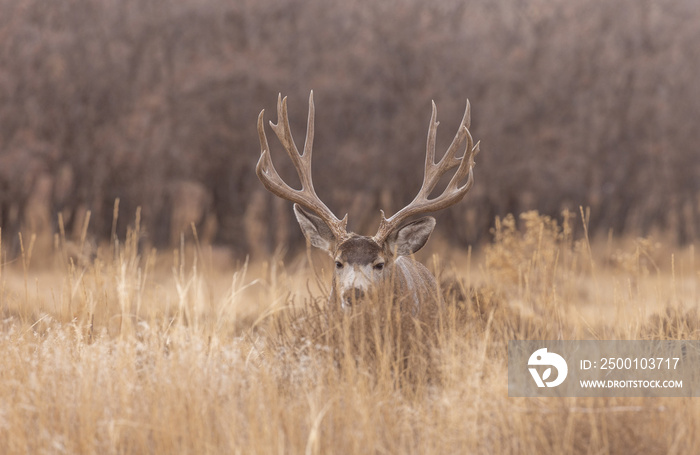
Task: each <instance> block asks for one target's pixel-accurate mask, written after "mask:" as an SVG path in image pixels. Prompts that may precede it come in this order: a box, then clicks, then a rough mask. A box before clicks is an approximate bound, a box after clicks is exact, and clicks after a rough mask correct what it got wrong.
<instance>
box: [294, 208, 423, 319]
mask: <svg viewBox="0 0 700 455" xmlns="http://www.w3.org/2000/svg"><path fill="white" fill-rule="evenodd" d="M294 214H295V215H296V218H297V221H298V222H299V225H300V226H301V230H302V232H303V233H304V236H305V237H306V239H307V240H308V241H309V243H310V244H311V245H313V246H315V247H317V248H320V249H322V250H324V251H326V252H327V253H328V254H329V255H330V256H331V257H332V258H333V260H334V266H333V283H332V292H331V299H332V300H333V301H336V302H340V305H341V307H342V308H350V307H351V306H353V305H354V304H359V303H360V302H362V301H364V300H366V297H367V296H369V295H376V294H377V293H379V292H381V291H383V290H385V289H387V286H388V285H389V283H391V282H392V277H393V273H394V265H395V261H396V259H397V258H398V257H400V256H409V255H411V254H413V253H415V252H416V251H418V250H420V249H421V248H422V247H423V245H425V243H426V242H427V241H428V238H429V237H430V234H431V233H432V231H433V228H434V227H435V219H434V218H432V217H424V218H421V219H419V220H416V221H413V222H411V223H408V224H406V225H404V226H401V227H400V228H398V229H395V230H394V231H392V232H391V233H390V234H389V235H388V236H387V239H386V240H384V241H382V242H381V243H378V242H377V241H376V240H375V239H374V238H372V237H365V236H361V235H357V234H350V236H349V238H346V239H340V241H339V240H338V239H336V238H335V236H334V235H333V233H332V232H331V230H330V228H329V227H328V226H327V225H326V223H325V222H324V221H323V220H321V219H320V218H319V217H317V216H315V215H313V214H311V213H309V212H307V211H305V210H304V209H302V208H301V207H299V206H298V205H296V204H295V205H294Z"/></svg>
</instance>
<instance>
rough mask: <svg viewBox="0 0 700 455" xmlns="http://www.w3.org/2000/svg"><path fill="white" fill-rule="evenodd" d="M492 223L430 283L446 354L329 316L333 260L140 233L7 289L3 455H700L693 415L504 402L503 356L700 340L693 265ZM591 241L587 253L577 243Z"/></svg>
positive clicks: (33, 265)
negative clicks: (551, 346)
mask: <svg viewBox="0 0 700 455" xmlns="http://www.w3.org/2000/svg"><path fill="white" fill-rule="evenodd" d="M584 227H585V222H584V221H582V220H581V217H580V216H572V215H568V214H565V215H564V216H563V217H562V219H560V220H556V221H555V220H551V219H549V218H546V217H541V216H539V215H537V214H536V213H526V214H523V215H521V216H520V217H518V218H517V223H516V218H513V217H507V218H505V219H503V220H498V222H497V223H496V227H495V228H494V240H493V242H492V243H491V244H490V245H488V246H486V247H484V248H483V249H481V250H480V251H479V252H478V253H474V254H472V253H471V252H470V251H461V252H455V251H454V249H450V248H448V245H447V243H446V242H444V241H443V242H441V241H440V239H434V241H433V245H432V248H433V250H432V251H433V253H434V254H433V255H429V256H424V257H422V259H424V262H425V263H426V264H430V266H431V268H432V269H433V270H435V271H436V273H437V275H438V276H439V278H440V282H441V283H442V287H443V291H444V293H445V296H446V305H445V308H444V311H443V314H442V315H441V322H440V327H439V329H437V330H436V333H431V334H429V336H427V337H421V336H417V335H416V336H414V335H411V334H410V333H408V331H407V332H406V333H403V334H400V335H397V333H396V332H395V331H394V329H395V327H396V325H395V324H392V323H391V321H390V322H389V323H383V324H380V323H378V322H377V319H376V318H375V319H372V318H363V317H359V318H354V319H353V318H350V317H347V316H346V317H343V316H342V315H341V316H339V315H335V314H334V313H333V312H329V311H327V310H326V309H325V307H324V301H325V297H324V294H325V292H327V288H328V284H327V283H328V281H327V279H328V273H327V271H326V270H324V268H327V267H328V264H327V260H326V259H325V258H320V259H317V260H316V259H314V260H311V259H312V258H315V256H314V255H309V256H306V257H301V258H299V259H298V260H296V261H294V262H293V263H288V264H283V263H282V262H281V261H279V260H271V261H269V262H267V263H264V264H250V265H249V264H247V263H245V262H241V263H240V264H239V265H238V266H236V267H235V268H232V269H230V270H222V269H221V268H218V267H215V266H214V264H213V261H212V260H211V259H210V254H209V251H208V250H207V248H204V247H202V248H198V247H197V246H196V245H191V246H185V247H183V248H181V249H180V250H179V251H174V252H172V253H170V254H168V253H166V252H161V253H157V254H156V253H153V254H151V253H148V252H145V253H140V252H138V251H137V247H136V245H137V242H136V238H137V237H138V233H137V232H136V231H137V230H134V231H133V232H131V233H130V234H129V236H128V237H127V238H126V239H122V240H121V242H115V243H114V244H112V245H106V246H104V247H103V248H101V249H99V250H98V252H97V254H96V257H95V259H94V260H91V261H82V260H78V259H77V258H75V257H72V256H71V255H70V254H69V253H68V251H69V250H70V248H68V246H67V245H66V242H65V241H64V240H63V239H60V238H59V239H57V249H56V252H55V254H54V256H53V257H45V258H43V257H42V258H40V257H31V251H30V249H31V248H30V246H31V245H30V244H31V241H30V239H25V242H24V243H25V245H24V248H23V252H22V254H21V255H19V256H18V257H17V258H9V257H6V255H5V256H3V257H4V264H3V267H2V268H1V269H0V272H1V273H2V275H1V276H0V316H1V317H0V353H1V354H0V453H3V454H15V453H22V454H24V453H50V454H60V453H69V454H91V453H100V454H112V453H114V454H141V453H193V454H194V453H197V454H208V453H226V454H235V453H241V454H255V453H265V454H267V453H277V454H287V453H309V454H316V453H320V454H327V453H338V454H340V453H343V454H352V453H361V454H366V453H377V454H380V453H420V454H430V453H484V454H493V453H545V454H559V453H590V454H606V453H664V454H665V453H672V454H673V453H679V454H680V453H696V451H697V447H698V446H700V432H698V431H697V429H698V428H700V403H699V402H698V401H697V400H696V399H681V398H667V399H641V398H626V399H622V398H617V399H614V398H608V399H603V398H598V399H591V398H589V399H582V398H578V399H576V398H565V399H562V398H557V399H554V398H551V399H528V398H508V391H507V364H506V346H507V342H508V340H510V339H657V338H664V339H666V338H669V339H677V338H698V337H699V336H700V321H699V319H698V315H697V312H696V309H697V305H698V303H700V301H699V298H698V297H699V295H700V285H699V284H698V282H699V278H700V277H699V271H700V267H699V265H698V264H696V262H695V258H696V256H697V254H696V252H695V249H694V247H692V246H689V247H684V248H675V247H671V246H669V245H668V244H664V243H663V241H657V240H654V239H651V238H644V239H617V238H612V237H611V238H608V239H601V240H600V241H598V240H596V241H590V240H589V239H588V237H587V235H586V233H585V228H584ZM576 232H580V234H575V233H576Z"/></svg>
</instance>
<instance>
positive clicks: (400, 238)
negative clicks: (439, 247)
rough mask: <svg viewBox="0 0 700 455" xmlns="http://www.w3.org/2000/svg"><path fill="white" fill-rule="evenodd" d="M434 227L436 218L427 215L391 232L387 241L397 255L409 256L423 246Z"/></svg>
mask: <svg viewBox="0 0 700 455" xmlns="http://www.w3.org/2000/svg"><path fill="white" fill-rule="evenodd" d="M433 229H435V218H433V217H432V216H426V217H423V218H420V219H418V220H416V221H412V222H410V223H408V224H404V225H403V226H401V227H400V228H398V229H396V230H395V231H393V232H392V233H391V234H389V237H388V238H387V240H386V241H387V244H388V246H389V249H390V250H391V251H392V252H394V253H395V254H396V255H397V256H409V255H411V254H413V253H415V252H416V251H418V250H420V249H421V248H423V245H425V242H427V241H428V238H430V234H431V233H432V232H433Z"/></svg>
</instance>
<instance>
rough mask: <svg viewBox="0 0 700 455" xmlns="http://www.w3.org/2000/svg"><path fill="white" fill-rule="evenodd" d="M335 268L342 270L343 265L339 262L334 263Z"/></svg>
mask: <svg viewBox="0 0 700 455" xmlns="http://www.w3.org/2000/svg"><path fill="white" fill-rule="evenodd" d="M335 268H336V269H342V268H343V263H342V262H340V261H335Z"/></svg>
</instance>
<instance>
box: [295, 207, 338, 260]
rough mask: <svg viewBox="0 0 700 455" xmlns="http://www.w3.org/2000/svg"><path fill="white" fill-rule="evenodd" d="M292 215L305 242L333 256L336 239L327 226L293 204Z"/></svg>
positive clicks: (319, 219)
mask: <svg viewBox="0 0 700 455" xmlns="http://www.w3.org/2000/svg"><path fill="white" fill-rule="evenodd" d="M294 215H295V216H296V217H297V221H298V222H299V226H300V227H301V232H303V233H304V237H306V240H308V241H309V243H310V244H311V245H313V246H315V247H316V248H320V249H322V250H324V251H326V252H328V254H333V246H334V245H335V242H336V238H335V236H334V235H333V232H332V231H331V230H330V228H329V227H328V225H327V224H326V223H325V222H324V221H323V220H322V219H321V218H319V217H317V216H316V215H312V214H311V213H309V212H307V211H306V210H304V209H302V208H301V207H300V206H299V205H298V204H294Z"/></svg>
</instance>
